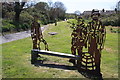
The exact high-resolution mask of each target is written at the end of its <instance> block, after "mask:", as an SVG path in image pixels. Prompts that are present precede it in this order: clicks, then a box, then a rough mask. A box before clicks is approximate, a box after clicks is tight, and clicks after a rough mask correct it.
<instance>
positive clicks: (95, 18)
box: [87, 9, 106, 73]
mask: <svg viewBox="0 0 120 80" xmlns="http://www.w3.org/2000/svg"><path fill="white" fill-rule="evenodd" d="M99 16H100V13H99V11H98V10H95V9H93V10H92V13H91V18H92V21H91V22H89V24H88V26H87V28H88V31H87V32H88V53H89V54H90V56H91V60H93V63H92V67H93V68H92V70H95V72H96V73H100V63H101V51H102V49H103V48H104V42H105V37H106V29H105V26H103V25H102V22H101V21H100V20H99Z"/></svg>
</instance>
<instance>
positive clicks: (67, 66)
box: [34, 60, 76, 70]
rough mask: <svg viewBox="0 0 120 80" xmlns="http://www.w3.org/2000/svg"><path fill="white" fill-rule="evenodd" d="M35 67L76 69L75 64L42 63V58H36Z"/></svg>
mask: <svg viewBox="0 0 120 80" xmlns="http://www.w3.org/2000/svg"><path fill="white" fill-rule="evenodd" d="M34 65H35V66H37V67H40V66H42V67H49V68H58V69H64V70H76V67H75V66H69V65H62V64H54V63H53V64H49V63H44V61H43V60H38V61H37V62H36V63H35V64H34Z"/></svg>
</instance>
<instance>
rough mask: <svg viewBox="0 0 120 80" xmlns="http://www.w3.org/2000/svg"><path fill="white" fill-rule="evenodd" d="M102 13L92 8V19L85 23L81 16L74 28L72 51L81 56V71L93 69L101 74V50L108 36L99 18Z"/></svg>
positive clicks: (73, 61)
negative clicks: (85, 50)
mask: <svg viewBox="0 0 120 80" xmlns="http://www.w3.org/2000/svg"><path fill="white" fill-rule="evenodd" d="M99 16H100V13H99V11H98V10H94V9H93V10H92V13H91V18H92V21H91V22H89V23H88V25H87V26H86V27H85V24H84V22H83V20H82V18H81V17H79V18H78V20H77V25H76V26H75V24H74V25H73V26H75V27H72V28H74V30H73V32H72V34H71V36H72V42H71V44H72V47H71V52H72V54H73V55H76V53H78V55H79V56H80V59H79V60H77V66H78V68H79V70H80V71H90V72H91V71H92V72H94V73H95V74H98V75H99V74H100V62H101V51H102V49H103V48H104V42H105V37H106V29H105V27H104V26H103V25H102V22H101V21H100V20H99ZM83 47H85V48H87V49H88V52H86V53H85V52H84V53H83V50H82V49H83ZM69 61H70V62H72V63H73V64H74V65H75V64H76V62H75V60H74V59H70V60H69Z"/></svg>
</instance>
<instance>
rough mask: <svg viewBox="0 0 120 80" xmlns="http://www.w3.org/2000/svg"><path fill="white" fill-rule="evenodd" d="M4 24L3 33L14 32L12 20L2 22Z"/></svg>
mask: <svg viewBox="0 0 120 80" xmlns="http://www.w3.org/2000/svg"><path fill="white" fill-rule="evenodd" d="M2 24H3V26H2V32H7V31H12V30H13V29H14V28H15V26H14V25H13V24H11V21H10V20H2Z"/></svg>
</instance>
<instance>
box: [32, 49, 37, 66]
mask: <svg viewBox="0 0 120 80" xmlns="http://www.w3.org/2000/svg"><path fill="white" fill-rule="evenodd" d="M37 57H38V53H37V52H34V51H31V64H35V63H36V62H37Z"/></svg>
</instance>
